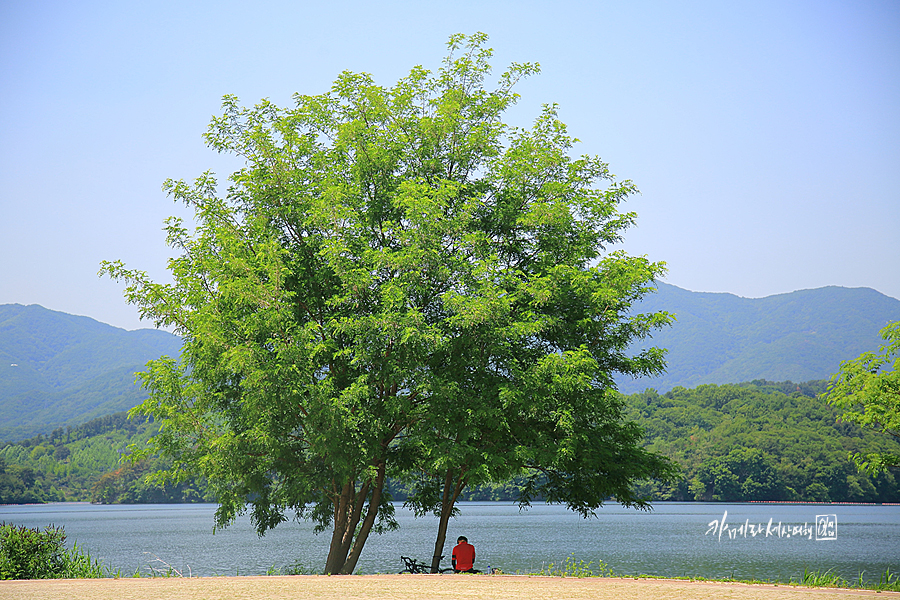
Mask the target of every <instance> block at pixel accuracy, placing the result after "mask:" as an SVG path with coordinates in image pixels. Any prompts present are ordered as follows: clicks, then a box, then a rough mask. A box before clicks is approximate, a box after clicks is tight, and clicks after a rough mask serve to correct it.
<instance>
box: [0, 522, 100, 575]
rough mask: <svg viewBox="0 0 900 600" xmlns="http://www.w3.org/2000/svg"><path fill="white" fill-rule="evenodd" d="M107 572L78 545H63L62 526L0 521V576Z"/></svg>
mask: <svg viewBox="0 0 900 600" xmlns="http://www.w3.org/2000/svg"><path fill="white" fill-rule="evenodd" d="M108 573H109V570H108V569H106V568H105V567H103V566H102V565H101V564H100V563H99V561H97V560H95V559H92V558H91V557H90V556H89V555H87V554H85V553H83V552H82V551H81V549H79V548H78V545H77V544H73V546H72V549H68V548H66V533H65V531H63V529H62V527H53V526H50V525H48V526H47V527H46V528H44V530H43V531H41V530H40V529H37V528H35V529H30V528H28V527H17V526H15V525H10V524H7V523H2V524H0V579H76V578H82V579H83V578H96V577H103V576H104V575H105V574H108Z"/></svg>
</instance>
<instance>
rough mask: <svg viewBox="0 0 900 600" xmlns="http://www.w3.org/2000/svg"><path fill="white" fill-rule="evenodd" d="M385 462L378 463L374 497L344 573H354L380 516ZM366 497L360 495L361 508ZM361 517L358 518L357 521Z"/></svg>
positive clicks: (343, 570)
mask: <svg viewBox="0 0 900 600" xmlns="http://www.w3.org/2000/svg"><path fill="white" fill-rule="evenodd" d="M385 472H386V469H385V463H384V461H382V462H381V463H380V464H379V465H378V474H377V475H376V476H375V485H374V486H373V487H372V497H371V498H369V507H368V509H367V510H366V518H365V519H364V520H363V524H362V527H360V529H359V533H358V534H357V535H356V541H355V542H354V544H353V551H352V552H350V556H349V557H347V560H346V562H345V563H344V567H343V568H342V569H341V573H343V574H344V575H350V574H351V573H353V570H354V569H356V563H357V561H359V555H360V554H362V550H363V546H365V544H366V540H367V539H368V538H369V533H370V532H371V531H372V526H373V525H375V519H376V518H377V517H378V511H379V510H380V508H381V493H382V490H383V489H384V476H385ZM368 488H369V485H368V483H367V484H366V492H367V493H366V495H368ZM364 499H365V495H361V496H360V508H362V504H361V502H362V500H364ZM358 520H359V519H358V518H357V521H358ZM353 528H354V530H355V529H356V525H355V524H354V527H353Z"/></svg>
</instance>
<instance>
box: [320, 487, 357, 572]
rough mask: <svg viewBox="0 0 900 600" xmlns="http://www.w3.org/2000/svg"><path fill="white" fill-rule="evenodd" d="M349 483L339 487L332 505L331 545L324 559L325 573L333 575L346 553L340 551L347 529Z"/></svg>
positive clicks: (338, 569) (338, 570)
mask: <svg viewBox="0 0 900 600" xmlns="http://www.w3.org/2000/svg"><path fill="white" fill-rule="evenodd" d="M350 486H351V484H350V482H349V481H348V482H347V483H345V484H344V486H343V487H342V488H341V493H340V496H339V497H338V499H337V501H336V502H335V506H334V529H333V530H332V532H331V546H330V547H329V549H328V558H327V559H326V560H325V574H326V575H335V574H337V573H340V569H341V567H343V566H344V562H345V561H346V558H347V553H346V552H343V553H342V548H341V546H342V541H343V539H344V533H345V532H346V530H347V518H348V515H347V505H348V504H349V502H350V498H351V491H350V489H351V487H350Z"/></svg>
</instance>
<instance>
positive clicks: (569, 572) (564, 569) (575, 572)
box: [534, 553, 613, 577]
mask: <svg viewBox="0 0 900 600" xmlns="http://www.w3.org/2000/svg"><path fill="white" fill-rule="evenodd" d="M534 574H535V575H543V576H546V577H612V576H613V572H612V569H610V568H609V565H607V564H606V563H605V562H603V561H602V560H598V561H597V566H596V567H595V566H594V561H590V562H584V561H583V560H578V561H576V560H575V554H574V553H573V554H572V555H571V556H569V557H568V558H566V562H565V563H563V564H562V565H557V564H555V563H550V564H549V565H547V568H546V569H544V568H543V567H542V568H541V570H540V571H539V572H538V573H534Z"/></svg>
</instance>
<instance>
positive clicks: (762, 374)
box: [618, 283, 900, 394]
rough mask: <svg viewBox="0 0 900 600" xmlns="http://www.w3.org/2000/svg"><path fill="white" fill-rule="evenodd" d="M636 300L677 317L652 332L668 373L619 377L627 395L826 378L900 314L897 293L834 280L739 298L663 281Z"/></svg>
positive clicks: (873, 343)
mask: <svg viewBox="0 0 900 600" xmlns="http://www.w3.org/2000/svg"><path fill="white" fill-rule="evenodd" d="M638 306H639V307H640V310H642V311H654V310H665V311H667V312H670V313H672V314H674V315H675V317H676V319H677V320H676V322H675V323H674V324H673V325H672V326H671V327H667V328H665V329H662V330H660V331H658V332H657V333H655V334H654V335H653V344H655V345H658V346H659V347H661V348H666V350H667V354H666V372H665V373H664V374H662V375H659V376H657V377H652V378H643V379H638V380H629V379H626V378H619V380H618V382H619V390H620V391H622V392H624V393H626V394H631V393H637V392H640V391H642V390H644V389H646V388H654V389H656V390H658V391H661V392H662V391H668V390H670V389H672V388H673V387H675V386H681V387H685V388H691V387H695V386H697V385H700V384H702V383H715V384H723V383H737V382H740V381H752V380H754V379H767V380H773V381H787V380H791V381H812V380H819V379H827V378H828V377H829V376H830V375H831V374H832V373H834V372H835V371H836V370H837V369H838V365H840V363H841V361H843V360H846V359H847V358H848V357H851V356H858V355H859V354H861V353H862V352H864V351H866V350H869V349H871V348H874V347H875V346H876V345H877V344H878V341H879V335H878V330H879V329H881V328H882V327H884V325H885V323H887V322H888V321H890V320H895V319H896V318H897V315H898V314H900V300H897V299H896V298H891V297H889V296H885V295H883V294H881V293H879V292H877V291H875V290H872V289H868V288H842V287H834V286H831V287H824V288H818V289H813V290H799V291H796V292H791V293H789V294H778V295H775V296H768V297H766V298H741V297H738V296H735V295H733V294H712V293H701V292H689V291H687V290H683V289H680V288H677V287H675V286H673V285H668V284H665V283H660V284H659V289H658V291H657V292H656V293H655V294H647V295H646V296H644V298H643V299H642V300H641V302H640V304H639V305H638Z"/></svg>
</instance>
